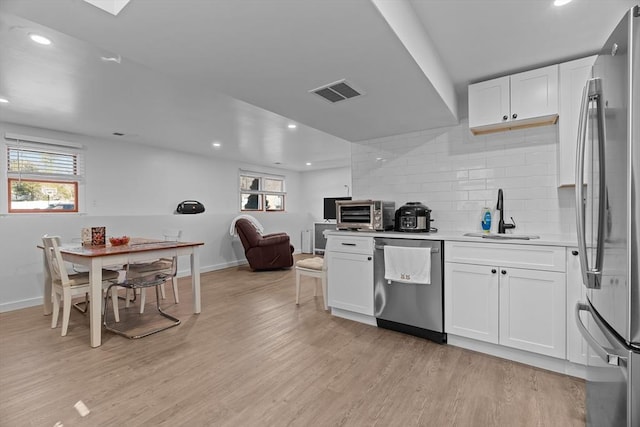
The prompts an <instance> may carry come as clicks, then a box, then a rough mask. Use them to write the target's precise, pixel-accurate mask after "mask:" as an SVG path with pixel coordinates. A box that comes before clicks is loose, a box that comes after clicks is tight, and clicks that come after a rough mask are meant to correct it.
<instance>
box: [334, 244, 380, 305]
mask: <svg viewBox="0 0 640 427" xmlns="http://www.w3.org/2000/svg"><path fill="white" fill-rule="evenodd" d="M327 281H328V283H327V287H328V290H327V293H328V297H329V298H328V301H329V302H328V305H329V306H330V307H335V308H340V309H343V310H348V311H353V312H355V313H362V314H366V315H369V316H373V256H372V255H367V254H350V253H344V252H328V255H327Z"/></svg>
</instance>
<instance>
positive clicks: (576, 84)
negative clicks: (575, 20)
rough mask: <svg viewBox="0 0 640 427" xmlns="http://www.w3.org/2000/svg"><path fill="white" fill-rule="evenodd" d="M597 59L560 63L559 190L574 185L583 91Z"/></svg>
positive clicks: (588, 58)
mask: <svg viewBox="0 0 640 427" xmlns="http://www.w3.org/2000/svg"><path fill="white" fill-rule="evenodd" d="M596 58H597V56H595V55H594V56H589V57H587V58H581V59H576V60H575V61H569V62H565V63H562V64H560V83H559V86H560V99H559V102H560V107H559V114H560V122H559V123H558V187H562V186H570V185H575V183H576V174H575V168H576V142H577V139H578V120H579V116H580V104H581V102H582V89H584V86H585V83H586V81H587V79H589V78H590V77H591V67H592V66H593V63H594V62H595V60H596Z"/></svg>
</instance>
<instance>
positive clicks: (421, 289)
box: [373, 237, 447, 343]
mask: <svg viewBox="0 0 640 427" xmlns="http://www.w3.org/2000/svg"><path fill="white" fill-rule="evenodd" d="M385 246H401V247H423V248H427V247H428V248H431V280H430V281H431V283H430V284H415V283H400V282H394V281H388V280H386V279H385V278H384V277H385V261H384V247H385ZM443 250H444V248H443V244H442V241H441V240H422V239H409V238H398V239H395V238H387V237H384V238H381V237H378V238H376V239H375V253H374V258H373V260H374V264H373V279H374V314H375V317H376V322H377V324H378V326H379V327H381V328H386V329H392V330H395V331H399V332H404V333H407V334H411V335H415V336H419V337H422V338H427V339H430V340H432V341H435V342H438V343H446V342H447V334H445V332H444V281H443V276H442V272H443V259H444V257H443Z"/></svg>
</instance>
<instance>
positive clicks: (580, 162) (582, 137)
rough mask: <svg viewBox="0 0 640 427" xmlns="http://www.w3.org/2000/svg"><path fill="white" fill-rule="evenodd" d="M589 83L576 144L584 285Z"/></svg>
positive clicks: (584, 89) (579, 253)
mask: <svg viewBox="0 0 640 427" xmlns="http://www.w3.org/2000/svg"><path fill="white" fill-rule="evenodd" d="M588 87H589V82H587V84H586V85H585V87H584V88H583V89H582V103H581V104H580V117H579V122H578V141H577V144H576V147H577V148H576V226H577V229H578V255H579V257H580V273H581V274H582V283H584V284H585V286H586V285H587V283H588V282H589V280H588V278H587V270H589V259H588V258H587V243H586V232H585V225H584V223H585V219H584V216H585V202H586V201H585V198H584V184H583V183H584V152H585V146H586V139H587V112H588V109H587V104H588V102H589V95H588V90H587V88H588Z"/></svg>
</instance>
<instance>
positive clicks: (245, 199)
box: [240, 170, 286, 212]
mask: <svg viewBox="0 0 640 427" xmlns="http://www.w3.org/2000/svg"><path fill="white" fill-rule="evenodd" d="M285 196H286V192H285V189H284V177H283V176H279V175H266V174H261V173H258V172H249V171H242V170H241V171H240V211H265V212H278V211H280V212H281V211H284V200H285Z"/></svg>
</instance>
